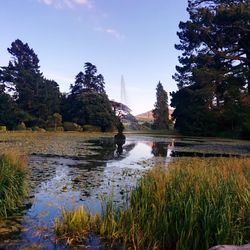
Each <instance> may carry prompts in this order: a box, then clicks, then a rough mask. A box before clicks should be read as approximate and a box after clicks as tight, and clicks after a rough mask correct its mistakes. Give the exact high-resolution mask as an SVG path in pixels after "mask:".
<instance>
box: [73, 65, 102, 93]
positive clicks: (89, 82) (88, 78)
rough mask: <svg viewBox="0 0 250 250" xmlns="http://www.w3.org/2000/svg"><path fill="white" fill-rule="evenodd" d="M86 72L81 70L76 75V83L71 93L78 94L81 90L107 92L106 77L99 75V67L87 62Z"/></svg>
mask: <svg viewBox="0 0 250 250" xmlns="http://www.w3.org/2000/svg"><path fill="white" fill-rule="evenodd" d="M84 69H85V71H84V73H83V72H79V73H78V74H77V75H76V77H75V84H74V85H71V87H70V88H71V94H72V95H76V94H79V93H80V92H90V91H93V92H96V93H105V90H104V85H105V82H104V78H103V76H102V75H101V74H98V75H97V68H96V66H95V65H93V64H91V63H89V62H87V63H85V65H84Z"/></svg>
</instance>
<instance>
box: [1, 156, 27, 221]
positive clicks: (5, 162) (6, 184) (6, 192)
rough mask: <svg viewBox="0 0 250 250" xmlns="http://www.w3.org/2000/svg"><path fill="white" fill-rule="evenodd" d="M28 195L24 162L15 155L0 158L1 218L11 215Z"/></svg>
mask: <svg viewBox="0 0 250 250" xmlns="http://www.w3.org/2000/svg"><path fill="white" fill-rule="evenodd" d="M26 195H27V180H26V170H25V163H24V161H23V160H22V159H21V158H20V157H19V156H17V155H16V154H15V152H14V153H9V154H5V155H1V156H0V217H3V216H7V215H10V214H11V213H12V212H14V211H15V210H16V209H17V208H18V206H20V205H21V204H22V202H23V199H24V197H25V196H26Z"/></svg>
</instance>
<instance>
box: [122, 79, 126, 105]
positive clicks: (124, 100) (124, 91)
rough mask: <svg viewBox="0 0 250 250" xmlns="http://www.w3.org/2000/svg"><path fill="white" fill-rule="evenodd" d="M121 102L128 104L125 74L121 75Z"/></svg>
mask: <svg viewBox="0 0 250 250" xmlns="http://www.w3.org/2000/svg"><path fill="white" fill-rule="evenodd" d="M121 103H123V104H125V105H127V96H126V89H125V81H124V77H123V75H122V77H121Z"/></svg>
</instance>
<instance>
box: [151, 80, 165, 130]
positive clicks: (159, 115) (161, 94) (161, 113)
mask: <svg viewBox="0 0 250 250" xmlns="http://www.w3.org/2000/svg"><path fill="white" fill-rule="evenodd" d="M168 115H169V112H168V94H167V92H166V91H165V90H164V88H163V86H162V84H161V82H159V83H158V85H157V88H156V103H155V109H154V110H153V117H154V123H153V128H154V129H168V128H169V117H168Z"/></svg>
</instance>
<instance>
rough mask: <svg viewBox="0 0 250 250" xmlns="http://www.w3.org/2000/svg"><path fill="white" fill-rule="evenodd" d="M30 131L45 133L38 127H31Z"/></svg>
mask: <svg viewBox="0 0 250 250" xmlns="http://www.w3.org/2000/svg"><path fill="white" fill-rule="evenodd" d="M32 130H33V131H36V132H46V130H45V129H44V128H39V127H38V126H34V127H32Z"/></svg>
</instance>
